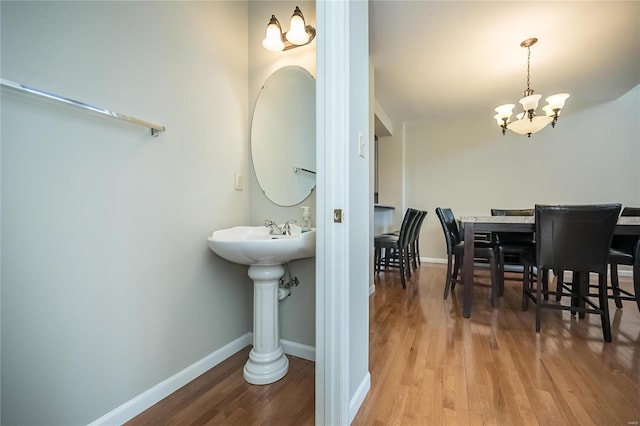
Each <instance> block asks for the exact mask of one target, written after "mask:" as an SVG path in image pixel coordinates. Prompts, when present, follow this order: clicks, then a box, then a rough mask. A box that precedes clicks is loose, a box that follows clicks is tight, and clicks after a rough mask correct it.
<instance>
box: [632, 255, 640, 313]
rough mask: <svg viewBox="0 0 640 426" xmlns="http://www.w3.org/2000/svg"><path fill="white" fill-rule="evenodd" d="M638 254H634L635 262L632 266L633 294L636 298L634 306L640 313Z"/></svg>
mask: <svg viewBox="0 0 640 426" xmlns="http://www.w3.org/2000/svg"><path fill="white" fill-rule="evenodd" d="M638 257H640V256H638V254H636V261H635V263H634V265H633V294H634V295H635V297H636V305H638V310H639V311H640V259H639V258H638Z"/></svg>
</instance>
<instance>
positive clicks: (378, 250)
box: [374, 209, 419, 288]
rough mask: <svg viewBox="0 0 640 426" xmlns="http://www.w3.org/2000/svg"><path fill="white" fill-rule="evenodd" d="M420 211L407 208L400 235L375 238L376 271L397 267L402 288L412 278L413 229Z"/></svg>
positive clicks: (382, 235)
mask: <svg viewBox="0 0 640 426" xmlns="http://www.w3.org/2000/svg"><path fill="white" fill-rule="evenodd" d="M418 215H419V211H418V210H416V209H407V212H406V213H405V215H404V217H403V219H402V225H401V226H400V232H399V233H398V235H393V234H381V235H376V236H375V238H374V248H375V261H374V263H375V271H376V272H380V271H382V270H389V269H395V268H397V269H398V270H399V271H400V281H401V283H402V288H406V287H407V285H406V280H407V277H408V278H411V266H410V256H409V251H410V242H411V231H412V230H413V227H414V224H415V221H416V219H417V218H418ZM383 250H384V251H383Z"/></svg>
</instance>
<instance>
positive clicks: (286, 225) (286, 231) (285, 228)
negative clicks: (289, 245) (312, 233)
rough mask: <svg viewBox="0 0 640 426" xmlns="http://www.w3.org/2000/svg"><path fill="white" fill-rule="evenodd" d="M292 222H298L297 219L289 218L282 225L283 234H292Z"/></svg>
mask: <svg viewBox="0 0 640 426" xmlns="http://www.w3.org/2000/svg"><path fill="white" fill-rule="evenodd" d="M290 223H296V221H295V219H291V220H288V221H286V222H285V223H284V225H282V234H286V235H291V227H290V226H289V224H290Z"/></svg>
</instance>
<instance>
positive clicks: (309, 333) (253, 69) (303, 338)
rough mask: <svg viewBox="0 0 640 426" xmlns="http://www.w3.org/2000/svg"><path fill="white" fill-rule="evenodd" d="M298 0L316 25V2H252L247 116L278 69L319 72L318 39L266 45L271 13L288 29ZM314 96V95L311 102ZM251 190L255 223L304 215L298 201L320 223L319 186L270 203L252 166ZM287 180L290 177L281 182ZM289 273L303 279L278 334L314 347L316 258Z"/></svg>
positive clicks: (284, 306)
mask: <svg viewBox="0 0 640 426" xmlns="http://www.w3.org/2000/svg"><path fill="white" fill-rule="evenodd" d="M296 6H299V7H300V10H301V11H302V13H303V14H304V18H305V21H306V22H307V24H309V25H312V26H313V27H315V26H316V20H315V16H316V11H315V2H313V1H304V2H291V1H277V2H274V1H261V2H257V1H252V2H249V36H248V46H249V108H250V112H249V117H250V118H251V117H253V108H254V106H255V103H256V99H257V98H258V94H259V93H260V89H261V88H262V85H263V84H264V82H265V81H266V80H267V78H268V77H269V76H270V75H271V74H272V73H273V72H274V71H276V70H278V69H280V68H282V67H285V66H289V65H298V66H301V67H302V68H305V69H306V70H307V71H309V72H310V73H311V75H313V76H314V77H315V75H316V40H314V41H312V42H311V43H310V44H308V45H306V46H302V47H298V48H295V49H292V50H288V51H285V52H271V51H268V50H266V49H264V48H263V47H262V39H264V35H265V29H266V27H267V23H268V22H269V18H271V15H276V17H277V18H278V20H279V21H280V24H281V25H282V30H283V31H288V30H289V20H290V19H291V15H292V13H293V10H294V9H295V7H296ZM311 101H312V100H310V102H311ZM274 154H275V155H277V153H274ZM248 181H249V194H250V204H251V210H250V213H249V221H250V224H251V225H262V224H263V223H264V221H265V219H269V220H274V221H276V222H278V223H283V222H285V221H287V220H289V219H296V220H297V221H298V223H300V220H301V219H302V209H301V208H300V206H310V207H311V220H312V224H313V226H314V227H315V224H316V218H317V215H316V211H315V206H316V194H315V190H314V191H313V193H312V194H311V195H310V196H309V197H307V199H305V200H304V201H302V202H301V203H299V204H297V205H295V206H292V207H281V206H278V205H276V204H274V203H272V202H271V201H270V200H269V199H268V198H267V197H266V196H265V195H264V193H263V192H262V190H261V189H260V185H259V184H258V181H257V180H256V176H255V173H254V170H253V166H250V167H249V179H248ZM283 185H286V182H283ZM291 273H292V274H293V275H294V276H297V277H298V278H299V280H300V285H299V286H298V287H294V288H293V289H292V294H291V296H290V297H288V298H287V299H285V300H283V301H281V302H280V306H279V309H280V338H281V339H285V340H289V341H293V342H296V343H300V344H303V345H307V346H311V347H315V314H316V310H315V291H316V285H315V258H311V259H301V260H296V261H294V262H292V263H291Z"/></svg>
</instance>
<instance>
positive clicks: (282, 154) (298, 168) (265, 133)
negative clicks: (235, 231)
mask: <svg viewBox="0 0 640 426" xmlns="http://www.w3.org/2000/svg"><path fill="white" fill-rule="evenodd" d="M315 86H316V85H315V79H314V78H313V76H312V75H311V74H310V73H309V71H307V70H306V69H304V68H302V67H298V66H287V67H283V68H280V69H278V70H276V71H275V72H274V73H273V74H271V76H269V78H268V79H267V81H265V83H264V86H262V89H261V90H260V93H259V94H258V100H257V101H256V106H255V109H254V110H253V120H252V123H251V157H252V160H253V169H254V171H255V173H256V178H257V179H258V183H259V185H260V188H261V189H262V191H263V192H264V193H265V195H266V196H267V198H269V199H270V200H271V201H272V202H273V203H275V204H278V205H280V206H293V205H295V204H298V203H300V202H302V201H303V200H304V199H305V198H307V197H308V196H309V195H310V194H311V191H313V188H314V187H315V185H316V175H315V171H316V87H315Z"/></svg>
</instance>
